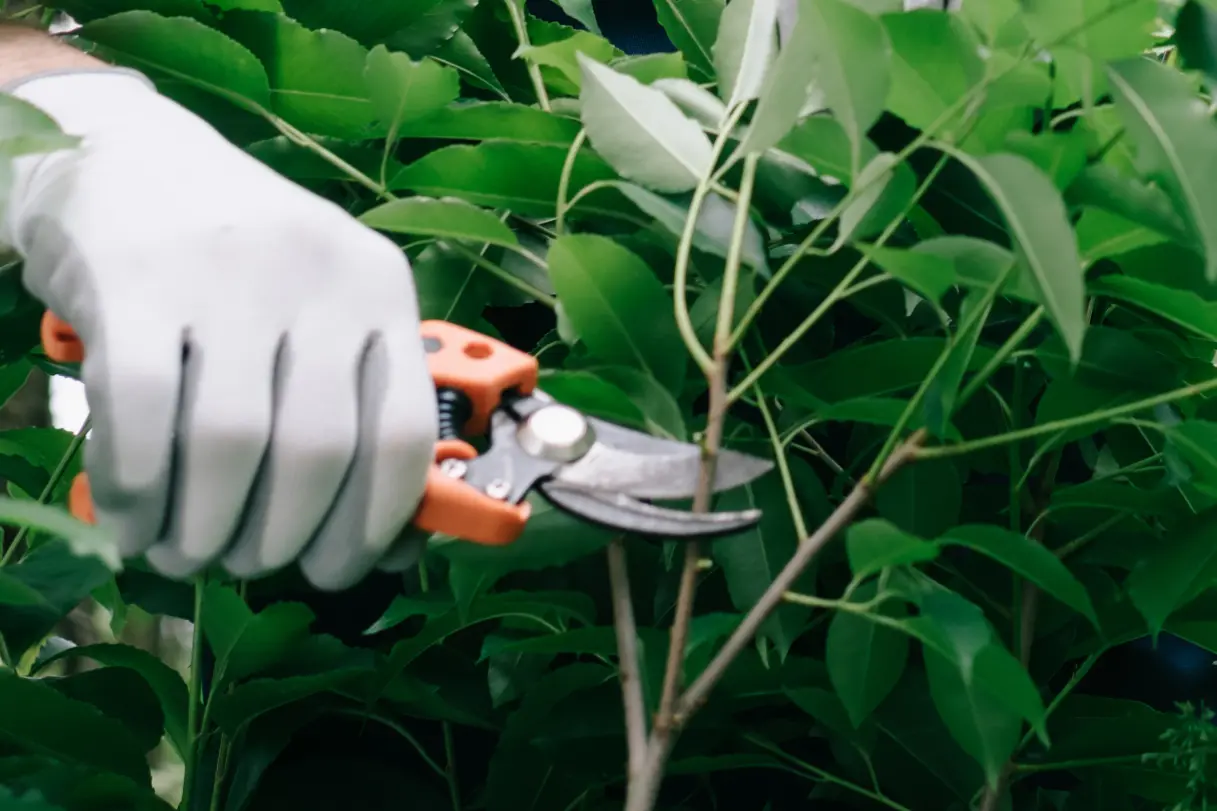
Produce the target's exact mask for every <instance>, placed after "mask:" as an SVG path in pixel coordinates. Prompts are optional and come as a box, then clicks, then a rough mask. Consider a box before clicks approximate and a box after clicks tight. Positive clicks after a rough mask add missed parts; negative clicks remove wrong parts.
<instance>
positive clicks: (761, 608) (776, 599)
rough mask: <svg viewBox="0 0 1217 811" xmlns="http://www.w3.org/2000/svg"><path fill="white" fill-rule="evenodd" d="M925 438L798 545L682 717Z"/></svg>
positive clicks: (692, 691)
mask: <svg viewBox="0 0 1217 811" xmlns="http://www.w3.org/2000/svg"><path fill="white" fill-rule="evenodd" d="M924 441H925V432H924V431H917V432H916V433H914V434H913V435H912V436H911V437H909V438H908V439H907V440H905V442H904V444H902V445H901V446H900V447H898V448H897V449H896V451H895V452H894V453H893V454H892V455H891V456H890V457H888V460H887V464H885V465H884V466H883V468H882V470H880V471H879V475H878V476H876V477H875V479H874V481H873V483H870V484H868V483H866V482H865V481H862V482H859V484H858V485H857V486H856V487H854V489H853V490H852V491H850V494H849V495H848V496H846V497H845V500H844V501H842V502H841V504H840V505H839V506H838V507H837V509H835V510H833V513H832V515H830V516H829V517H828V520H826V521H825V522H824V523H823V524H821V525H820V528H819V529H817V530H816V531H815V532H813V533H812V534H811V536H810V537H809V538H807V539H806V540H804V541H803V542H802V543H800V544H799V549H798V551H797V552H795V554H794V556H793V557H792V558H791V559H790V562H789V563H787V564H786V566H785V567H784V568H783V569H782V571H781V572H779V573H778V576H777V577H775V578H774V580H773V583H771V584H770V585H769V588H767V589H766V590H765V593H764V594H762V595H761V598H760V599H759V600H757V602H756V605H754V606H753V607H752V610H751V611H749V612H748V614H747V616H745V617H744V620H743V622H741V623H740V624H739V627H737V628H736V629H735V632H734V633H733V634H731V636H730V638H728V639H727V642H726V644H724V645H723V647H722V649H721V650H719V652H718V654H717V655H715V657H714V658H713V659H712V660H711V661H710V664H709V665H707V666H706V669H705V670H703V671H702V673H701V675H700V676H698V677H697V680H696V681H694V682H693V684H692V685H691V686H690V687H689V689H688V691H687V692H686V693H685V694H684V696H683V697H682V698H681V700H680V702H679V703H678V704H677V716H678V717H680V718H681V719H682V720H685V719H687V718H688V717H689V716H690V715H692V714H693V713H694V712H696V711H697V710H698V708H700V707H701V705H702V704H704V703H705V702H706V699H707V698H709V696H710V691H711V690H713V689H714V686H715V685H716V684H718V681H719V679H721V678H722V677H723V675H724V674H725V673H726V672H727V668H728V667H729V666H730V665H731V663H732V662H733V661H734V660H735V657H736V656H738V655H739V653H740V651H742V650H743V649H744V646H745V645H747V644H748V643H749V642H750V641H751V640H752V637H753V636H755V634H756V632H757V630H758V629H759V628H760V626H761V624H762V623H763V622H764V621H765V620H766V619H768V618H769V615H770V614H772V613H773V611H774V610H775V609H776V608H777V607H778V606H779V605H780V604H781V602H782V598H783V595H784V594H785V593H786V592H787V591H790V589H791V587H792V586H793V585H794V582H795V581H796V580H798V578H799V576H800V575H801V574H803V571H804V570H805V569H806V568H807V566H808V565H809V564H810V563H811V561H812V560H813V559H814V558H815V556H816V554H817V553H818V552H819V551H820V550H821V549H823V548H824V546H825V545H827V544H828V542H829V541H831V540H832V539H833V538H835V537H836V536H837V534H838V533H840V532H841V531H842V530H843V529H845V527H847V526H848V525H849V524H850V523H851V522H852V521H853V520H854V517H855V516H856V515H857V514H858V511H859V510H860V509H862V507H863V506H864V505H865V504H866V503H867V501H869V500H870V497H871V496H872V495H873V494H874V491H875V490H876V489H877V488H878V487H879V486H880V485H882V484H883V483H884V482H886V481H887V480H888V479H890V478H891V477H892V475H893V474H894V473H895V472H896V471H897V470H899V469H900V468H902V467H904V466H905V465H906V464H908V463H909V462H910V461H912V460H914V459H915V458H916V453H917V449H918V448H919V447H920V446H921V443H922V442H924Z"/></svg>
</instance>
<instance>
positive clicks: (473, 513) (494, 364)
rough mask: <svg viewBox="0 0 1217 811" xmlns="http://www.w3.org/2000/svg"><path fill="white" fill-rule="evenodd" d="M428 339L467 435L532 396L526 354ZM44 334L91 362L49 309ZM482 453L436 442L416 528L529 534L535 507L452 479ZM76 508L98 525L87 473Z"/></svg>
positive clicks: (466, 536) (72, 503)
mask: <svg viewBox="0 0 1217 811" xmlns="http://www.w3.org/2000/svg"><path fill="white" fill-rule="evenodd" d="M422 335H423V344H424V346H425V347H426V349H427V362H428V367H429V369H430V372H431V376H432V378H433V379H434V381H435V385H436V387H437V388H454V389H459V390H460V391H462V392H464V393H465V395H466V396H467V397H468V398H469V402H470V405H471V406H472V416H471V417H470V419H469V421H468V423H467V424H466V425H465V431H466V432H467V433H470V434H480V433H482V432H484V431H485V430H486V428H487V425H488V424H489V421H490V415H491V413H492V412H493V411H494V410H495V409H496V408H497V407H498V406H499V403H500V402H501V401H502V397H503V394H504V393H505V392H507V391H509V390H512V389H516V390H519V391H520V392H522V393H524V394H528V393H530V392H531V391H532V390H533V389H534V388H536V385H537V372H538V364H537V360H536V358H534V357H532V356H531V355H529V354H527V353H526V352H521V351H519V350H518V349H515V348H513V347H510V346H508V345H507V344H505V343H503V342H501V341H496V340H495V339H493V338H489V337H487V336H485V335H483V334H481V333H479V332H475V331H473V330H470V329H466V328H464V327H460V326H457V325H456V324H450V323H448V322H446V321H425V322H423V324H422ZM41 337H42V345H43V348H44V350H45V351H46V354H47V357H49V358H50V359H51V360H54V361H58V362H60V363H78V362H80V361H81V360H83V358H84V347H83V346H82V344H81V342H80V339H79V337H78V336H77V335H76V333H75V332H74V331H73V330H72V328H71V326H69V325H68V324H66V323H65V322H64V321H62V320H61V319H59V318H58V317H56V316H55V315H54V314H53V313H51V312H50V311H49V310H48V311H47V312H46V314H45V315H44V316H43V319H42V336H41ZM475 456H477V451H476V450H474V448H473V446H471V445H469V443H467V442H464V441H463V440H459V439H442V440H440V441H439V442H437V443H436V446H435V462H434V463H433V464H432V465H431V469H430V470H429V471H428V473H427V487H426V490H425V492H424V493H423V498H422V500H421V501H420V502H419V506H418V510H417V511H416V512H415V515H414V519H413V522H412V523H413V524H414V525H415V526H417V527H418V528H419V529H422V530H424V531H426V532H442V533H444V534H445V535H451V536H452V537H454V538H460V539H462V540H466V541H472V542H474V543H479V544H485V545H488V546H501V545H504V544H509V543H511V542H512V541H514V540H515V539H516V538H518V537H519V536H520V533H521V532H523V531H524V526H525V524H526V523H527V522H528V517H529V514H530V512H531V509H530V506H529V504H528V503H527V502H524V503H522V504H509V503H507V502H504V501H500V500H498V499H494V498H491V497H489V496H487V495H486V494H485V493H483V492H482V491H480V490H478V489H477V488H474V487H472V486H470V485H469V484H467V483H466V482H464V481H463V480H461V479H459V478H454V477H451V476H448V475H446V474H445V473H444V472H443V470H442V469H441V468H440V465H439V463H441V462H443V461H444V460H446V459H463V460H467V459H472V458H474V457H475ZM68 508H69V509H70V510H71V512H72V514H73V515H74V516H76V517H77V518H78V519H80V520H81V521H85V522H87V523H93V522H94V520H95V519H94V513H93V502H92V499H91V497H90V495H89V482H88V479H87V477H86V476H85V474H83V473H81V474H79V475H78V476H77V477H76V479H75V481H73V483H72V489H71V491H70V492H69V495H68Z"/></svg>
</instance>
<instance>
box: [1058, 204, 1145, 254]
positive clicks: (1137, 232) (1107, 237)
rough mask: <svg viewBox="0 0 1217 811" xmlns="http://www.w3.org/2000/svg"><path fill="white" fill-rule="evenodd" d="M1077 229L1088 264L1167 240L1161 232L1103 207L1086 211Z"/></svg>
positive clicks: (1079, 220) (1080, 248)
mask: <svg viewBox="0 0 1217 811" xmlns="http://www.w3.org/2000/svg"><path fill="white" fill-rule="evenodd" d="M1074 230H1075V232H1076V233H1077V235H1078V253H1080V254H1081V255H1082V261H1083V262H1085V263H1086V264H1087V265H1093V264H1094V263H1095V262H1097V261H1099V260H1100V259H1105V258H1107V257H1109V256H1120V255H1121V254H1125V253H1129V252H1130V251H1135V250H1137V249H1138V248H1145V247H1148V246H1150V245H1158V244H1161V243H1162V242H1165V241H1166V237H1164V236H1162V235H1161V234H1159V233H1158V232H1157V231H1154V230H1151V229H1149V228H1146V227H1145V226H1143V225H1138V224H1137V223H1135V222H1132V221H1131V220H1126V219H1125V218H1123V217H1121V216H1119V215H1118V214H1112V213H1111V212H1109V211H1104V210H1103V209H1099V208H1091V209H1087V210H1085V211H1083V212H1082V216H1081V218H1079V219H1078V222H1077V225H1076V226H1075V228H1074Z"/></svg>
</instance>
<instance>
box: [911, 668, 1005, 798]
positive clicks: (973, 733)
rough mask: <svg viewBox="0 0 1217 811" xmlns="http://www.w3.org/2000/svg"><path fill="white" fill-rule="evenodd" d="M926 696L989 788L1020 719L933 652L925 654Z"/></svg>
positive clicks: (1000, 766) (992, 785)
mask: <svg viewBox="0 0 1217 811" xmlns="http://www.w3.org/2000/svg"><path fill="white" fill-rule="evenodd" d="M925 670H926V675H927V676H928V677H929V682H930V696H931V698H932V699H933V701H934V705H935V706H936V707H937V708H938V713H939V715H940V716H941V717H942V720H943V722H944V723H945V724H946V725H947V729H948V730H949V731H950V733H951V737H953V738H954V739H955V740H956V742H958V743H959V745H960V746H962V747H963V749H964V751H966V752H967V753H968V754H969V755H970V756H971V757H972V758H973V759H974V760H975V761H976V762H977V763H979V764H980V765H981V766H982V767H983V768H984V770H985V775H986V777H987V778H988V784H989V786H990V787H995V786H996V785H997V779H998V775H999V774H1000V773H1001V769H1002V767H1003V766H1004V765H1005V762H1006V760H1008V759H1009V757H1010V756H1011V755H1012V754H1014V748H1015V746H1017V745H1018V738H1019V731H1020V726H1021V725H1020V719H1019V717H1018V716H1017V715H1015V714H1014V713H1012V712H1010V711H1009V710H1008V709H1007V708H1006V707H1004V706H1003V705H1002V704H1001V702H999V701H998V700H997V699H996V698H995V697H994V696H993V695H991V694H990V693H989V692H987V691H986V690H984V689H983V688H982V687H981V686H980V685H978V684H976V683H975V681H967V680H965V679H963V678H962V677H961V676H960V673H959V670H958V669H957V668H956V667H955V666H954V664H952V662H951V661H950V660H949V659H947V658H946V657H945V656H943V655H941V654H940V653H938V652H937V651H934V650H929V651H926V653H925Z"/></svg>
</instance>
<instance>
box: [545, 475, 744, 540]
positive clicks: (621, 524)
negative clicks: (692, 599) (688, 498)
mask: <svg viewBox="0 0 1217 811" xmlns="http://www.w3.org/2000/svg"><path fill="white" fill-rule="evenodd" d="M539 489H540V491H541V493H542V494H544V496H545V497H546V498H547V499H549V500H550V501H551V502H553V503H554V504H555V505H557V506H558V507H560V508H562V509H564V510H567V511H569V512H572V513H575V514H576V515H579V516H581V517H583V518H585V519H587V520H589V521H594V522H596V523H598V524H603V525H604V526H607V527H612V528H613V529H619V530H623V531H627V532H637V533H640V534H642V535H664V536H667V537H671V538H704V537H708V536H713V535H724V534H727V533H731V532H736V531H738V530H741V529H746V528H747V527H749V526H751V525H752V524H755V523H756V522H757V521H758V520H759V519H760V517H761V511H760V510H740V511H737V512H717V513H691V512H685V511H683V510H671V509H668V508H667V507H657V506H655V505H654V504H647V503H645V502H642V501H638V500H637V499H634V498H630V497H629V496H627V495H623V494H621V493H609V492H604V491H602V490H593V489H590V488H584V487H579V486H577V485H570V484H565V483H563V482H559V481H549V482H545V483H544V484H541V485H540V486H539Z"/></svg>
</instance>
